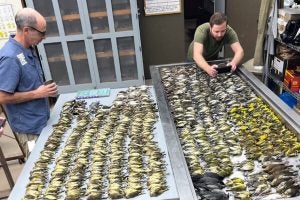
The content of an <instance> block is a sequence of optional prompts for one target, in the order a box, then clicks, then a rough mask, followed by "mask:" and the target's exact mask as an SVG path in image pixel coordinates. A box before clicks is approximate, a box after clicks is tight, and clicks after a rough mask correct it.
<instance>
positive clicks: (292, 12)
mask: <svg viewBox="0 0 300 200" xmlns="http://www.w3.org/2000/svg"><path fill="white" fill-rule="evenodd" d="M278 18H280V19H282V20H283V21H285V22H288V21H289V20H297V19H300V9H299V8H281V9H278Z"/></svg>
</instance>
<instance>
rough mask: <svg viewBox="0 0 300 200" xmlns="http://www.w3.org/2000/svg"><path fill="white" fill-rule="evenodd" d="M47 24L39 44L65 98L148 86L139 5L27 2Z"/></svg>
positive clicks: (86, 0) (87, 0)
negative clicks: (78, 93)
mask: <svg viewBox="0 0 300 200" xmlns="http://www.w3.org/2000/svg"><path fill="white" fill-rule="evenodd" d="M26 3H27V6H28V7H32V8H35V9H36V10H38V11H39V12H40V13H41V14H42V15H43V16H44V17H45V19H46V21H47V37H46V39H45V40H43V41H42V42H41V43H40V44H39V45H38V50H39V54H40V58H41V61H42V66H43V70H44V75H45V77H46V79H53V80H54V81H55V82H56V83H57V84H58V86H59V91H60V93H66V92H74V91H77V90H81V89H91V88H101V87H110V88H118V87H129V86H132V85H140V84H143V83H144V75H143V74H144V72H143V61H142V52H141V44H140V35H139V34H140V31H139V23H138V17H137V16H138V11H137V5H136V1H134V0H118V1H109V0H104V1H94V0H69V1H67V2H66V1H58V0H47V1H45V0H26Z"/></svg>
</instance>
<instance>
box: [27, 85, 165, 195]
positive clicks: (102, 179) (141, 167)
mask: <svg viewBox="0 0 300 200" xmlns="http://www.w3.org/2000/svg"><path fill="white" fill-rule="evenodd" d="M156 112H157V108H156V105H155V103H154V102H153V100H152V99H151V95H150V92H149V88H148V87H146V86H141V87H130V88H129V89H128V90H127V91H123V92H120V93H119V94H118V95H117V98H116V99H115V101H114V102H113V105H112V106H111V107H108V106H103V105H100V104H99V103H93V104H92V105H91V106H90V109H87V105H86V102H85V101H75V100H73V101H69V102H66V103H65V104H64V105H63V108H62V111H61V113H60V119H59V120H58V123H57V124H55V125H54V126H53V132H52V134H51V135H50V136H49V138H48V140H47V141H46V143H45V146H44V149H43V150H42V151H41V154H40V157H39V159H38V160H37V161H36V162H35V166H34V167H33V169H32V171H31V173H30V178H29V179H30V180H29V182H28V185H27V187H26V193H25V195H24V199H80V198H82V197H86V198H87V199H102V198H111V199H117V198H132V197H135V196H138V195H140V194H143V193H145V192H146V190H148V191H149V195H150V196H158V195H160V194H162V193H163V192H165V191H166V190H167V189H168V186H167V182H166V176H167V173H166V162H165V154H164V153H163V152H162V151H161V150H160V147H159V145H158V143H157V142H156V141H155V138H154V135H153V131H154V124H155V123H156V121H157V113H156ZM74 123H75V124H76V126H75V127H74V128H73V129H72V130H70V129H71V125H72V124H74ZM68 132H70V133H68ZM95 138H96V139H95ZM126 141H129V144H128V146H127V144H126V143H127V142H126ZM60 149H61V150H60ZM50 166H53V167H50Z"/></svg>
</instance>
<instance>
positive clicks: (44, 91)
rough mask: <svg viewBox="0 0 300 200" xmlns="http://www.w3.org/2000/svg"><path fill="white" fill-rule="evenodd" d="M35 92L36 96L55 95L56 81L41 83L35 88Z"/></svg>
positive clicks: (56, 90) (56, 91)
mask: <svg viewBox="0 0 300 200" xmlns="http://www.w3.org/2000/svg"><path fill="white" fill-rule="evenodd" d="M35 94H36V96H37V97H38V98H45V97H55V96H57V94H58V89H57V85H56V83H51V84H48V85H41V86H40V87H38V88H37V89H36V90H35Z"/></svg>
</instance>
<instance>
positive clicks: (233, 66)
mask: <svg viewBox="0 0 300 200" xmlns="http://www.w3.org/2000/svg"><path fill="white" fill-rule="evenodd" d="M229 65H231V72H234V71H235V70H236V68H237V66H236V64H235V63H234V62H232V61H231V62H229V63H227V66H229Z"/></svg>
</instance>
